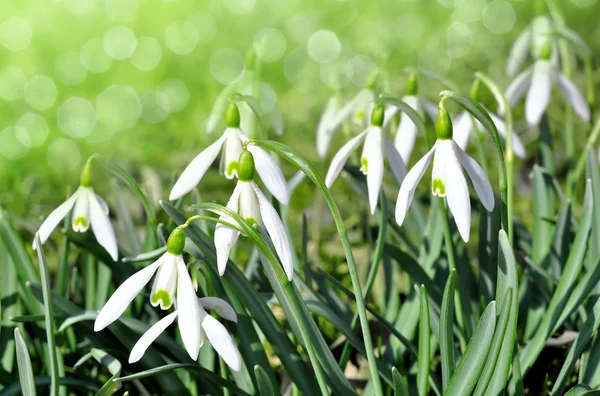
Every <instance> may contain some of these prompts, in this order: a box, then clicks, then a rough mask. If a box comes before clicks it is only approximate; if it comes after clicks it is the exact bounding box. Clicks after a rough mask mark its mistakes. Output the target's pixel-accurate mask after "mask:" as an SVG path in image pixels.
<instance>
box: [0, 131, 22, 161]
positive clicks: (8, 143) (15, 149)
mask: <svg viewBox="0 0 600 396" xmlns="http://www.w3.org/2000/svg"><path fill="white" fill-rule="evenodd" d="M28 151H29V146H28V145H25V144H23V143H22V142H21V141H20V140H19V139H17V134H16V129H15V127H14V126H12V125H11V126H8V127H6V128H4V129H3V130H2V132H0V154H2V155H3V156H4V157H5V158H6V159H8V160H17V159H19V158H22V157H24V156H25V154H27V152H28Z"/></svg>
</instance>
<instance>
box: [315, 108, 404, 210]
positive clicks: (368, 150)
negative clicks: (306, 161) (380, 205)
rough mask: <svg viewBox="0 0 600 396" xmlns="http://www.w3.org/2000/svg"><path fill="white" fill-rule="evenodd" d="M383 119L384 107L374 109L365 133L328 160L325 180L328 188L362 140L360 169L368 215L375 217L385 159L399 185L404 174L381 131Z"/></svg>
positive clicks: (400, 159) (399, 159) (390, 144)
mask: <svg viewBox="0 0 600 396" xmlns="http://www.w3.org/2000/svg"><path fill="white" fill-rule="evenodd" d="M384 117H385V116H384V110H383V105H382V104H378V105H377V106H376V107H375V108H374V109H373V114H372V116H371V125H370V126H369V127H368V128H367V129H366V130H365V131H364V132H362V133H361V134H359V135H358V136H355V137H354V138H352V139H350V140H349V141H348V142H347V143H346V144H344V145H343V146H342V148H341V149H340V150H339V151H338V152H337V154H336V155H335V156H334V157H333V159H332V160H331V165H330V166H329V170H328V171H327V176H326V177H325V184H326V185H327V188H331V186H332V184H333V182H334V181H335V180H336V179H337V177H338V176H339V174H340V172H341V171H342V168H343V167H344V164H345V163H346V161H347V160H348V158H349V157H350V155H351V154H352V152H353V151H354V150H356V149H357V148H358V147H359V146H360V145H361V144H362V143H363V141H364V145H363V151H362V155H361V159H360V164H361V166H360V170H361V172H362V173H363V174H365V175H366V176H367V187H368V191H369V204H370V208H371V214H374V213H375V209H376V208H377V199H378V196H379V191H380V190H381V184H382V182H383V173H384V168H385V167H384V158H387V160H388V162H389V164H390V168H391V170H392V173H393V174H394V176H395V177H396V179H397V180H398V183H402V180H403V179H404V176H405V175H406V164H405V162H404V161H403V160H402V157H401V156H400V154H399V153H398V150H396V147H395V146H394V145H393V143H392V142H391V140H390V139H389V138H388V137H387V136H386V134H385V132H384V130H383V122H384ZM384 150H385V154H384Z"/></svg>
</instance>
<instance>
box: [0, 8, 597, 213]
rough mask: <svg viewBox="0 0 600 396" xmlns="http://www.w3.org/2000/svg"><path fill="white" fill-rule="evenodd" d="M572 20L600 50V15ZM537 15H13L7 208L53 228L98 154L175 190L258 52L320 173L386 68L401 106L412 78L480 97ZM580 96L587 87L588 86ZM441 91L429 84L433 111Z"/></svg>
mask: <svg viewBox="0 0 600 396" xmlns="http://www.w3.org/2000/svg"><path fill="white" fill-rule="evenodd" d="M557 4H558V5H559V6H560V7H561V9H562V11H563V12H564V14H565V17H566V21H567V25H568V26H569V27H570V28H572V29H573V30H575V31H576V32H578V33H579V34H580V35H581V37H583V38H584V39H585V40H586V41H587V42H588V43H589V44H590V45H591V46H592V48H594V49H598V48H599V46H600V25H599V24H598V15H600V3H599V2H598V1H597V0H561V1H560V2H557ZM532 13H533V7H532V4H531V2H530V1H526V0H522V1H507V0H492V1H488V0H437V1H434V0H427V1H420V0H412V1H411V0H387V1H386V0H377V1H365V0H348V1H331V0H320V1H315V0H302V1H301V0H209V1H192V0H162V1H161V0H62V1H59V0H55V1H50V0H15V1H2V2H0V204H1V205H3V206H5V207H8V208H10V209H12V210H13V211H15V212H17V213H21V214H23V215H25V214H26V213H29V210H30V208H31V204H35V205H37V204H40V203H43V205H44V207H41V208H40V207H36V209H35V210H34V211H33V214H34V215H36V216H37V215H39V214H44V213H47V211H48V209H49V208H50V207H53V206H54V205H55V204H56V203H58V202H60V201H61V200H63V199H64V197H65V194H66V192H67V188H71V191H72V190H73V189H74V188H75V187H76V185H77V183H78V173H79V170H80V168H81V166H82V165H83V163H84V161H85V160H86V158H87V156H89V155H90V154H92V153H94V152H98V153H102V154H105V155H108V156H110V157H112V158H113V159H116V160H117V161H119V162H120V163H121V164H127V165H128V166H130V168H132V169H136V170H137V171H136V172H137V174H136V175H137V176H140V177H146V178H150V179H152V180H156V181H157V184H161V183H160V182H159V181H162V183H163V184H164V187H165V188H167V189H168V188H169V187H170V183H171V180H172V177H174V176H175V175H176V174H178V173H179V172H181V170H182V169H183V168H184V167H185V164H187V163H188V162H189V161H190V160H191V159H192V158H193V156H195V155H196V154H197V153H198V152H199V151H200V150H201V149H202V148H204V147H206V145H207V144H208V143H210V142H212V141H213V140H214V139H216V134H215V135H207V134H206V132H205V128H204V123H205V121H206V118H207V116H208V114H209V112H210V110H211V107H212V105H213V103H214V101H215V99H216V98H217V96H218V94H219V93H220V92H221V90H222V89H223V87H225V86H226V85H227V84H230V83H232V82H234V81H235V80H236V79H239V78H240V76H241V75H242V74H243V71H244V59H245V57H246V55H247V54H248V53H249V52H250V51H252V50H253V49H254V50H255V52H256V53H257V54H256V55H257V57H258V58H260V59H261V61H262V71H261V76H260V79H261V80H262V81H263V82H264V84H262V85H261V87H262V89H261V90H262V94H263V99H264V100H265V102H268V105H272V104H273V103H274V102H275V101H276V102H277V103H278V106H279V108H280V109H281V112H282V114H283V118H284V121H285V124H284V128H285V132H284V137H283V138H282V140H283V141H284V142H285V143H287V144H289V145H293V146H295V147H296V148H298V149H299V150H300V151H301V152H303V153H304V154H306V155H307V156H308V157H309V158H311V159H315V160H316V154H315V152H314V131H315V127H316V124H317V122H318V119H319V116H320V113H321V111H322V110H323V107H324V104H325V102H326V100H327V98H328V97H329V96H330V95H331V94H332V93H333V92H335V90H337V89H339V90H341V92H342V94H343V95H344V96H345V97H351V96H352V95H353V94H354V93H355V92H356V91H357V89H358V87H362V86H363V84H364V83H365V80H366V78H367V76H368V75H369V74H370V73H371V72H372V70H373V69H375V68H376V67H378V68H380V69H381V70H383V71H385V72H386V73H387V74H389V76H390V81H389V87H390V89H391V91H392V92H390V93H391V94H392V95H398V96H399V95H401V94H402V92H403V89H404V87H403V84H404V80H405V73H404V71H403V70H404V68H405V67H406V66H419V67H424V68H427V69H431V70H434V71H437V72H439V73H443V74H446V75H447V76H449V77H450V78H452V79H453V80H454V81H455V82H458V83H459V85H460V86H461V87H462V88H463V89H464V90H468V89H469V86H470V83H471V79H472V75H473V72H475V71H476V70H483V71H485V72H487V73H488V74H489V75H491V76H492V77H493V78H495V79H497V81H498V82H499V83H500V85H501V86H506V84H507V83H508V79H507V77H506V76H505V73H504V67H505V60H506V56H507V54H508V49H509V48H510V45H511V43H512V41H513V40H514V39H515V37H516V36H517V35H518V33H519V32H520V31H521V30H522V29H524V28H525V27H526V26H527V24H528V23H529V22H530V20H531V19H532V17H533V14H532ZM258 43H263V44H264V45H258ZM332 76H336V78H332ZM575 81H576V82H577V83H578V85H579V86H580V87H582V84H581V83H582V81H583V76H582V75H580V76H577V77H575ZM440 89H441V87H440V86H439V85H436V84H435V83H430V84H428V83H426V82H425V83H422V84H421V93H422V94H423V95H424V96H427V97H429V98H430V99H433V100H435V98H436V95H437V92H439V90H440ZM218 129H221V128H218ZM217 133H218V132H217ZM339 145H340V141H337V142H334V147H332V149H331V150H330V153H331V152H333V150H335V149H336V147H338V146H339ZM320 166H321V168H320V169H323V170H324V169H325V166H326V165H325V163H321V164H320ZM150 169H152V170H153V172H148V173H143V172H145V170H150ZM288 170H289V168H288ZM140 172H141V173H140ZM288 175H291V172H290V173H288ZM213 180H214V181H213V182H212V183H213V184H214V183H221V182H220V181H218V182H217V181H216V180H217V179H216V178H215V179H213ZM219 180H220V179H219ZM207 183H210V181H209V182H207ZM219 186H220V184H219ZM219 186H217V187H219ZM227 186H229V185H228V184H227ZM229 189H230V188H229V187H227V188H226V190H229ZM159 191H160V190H159ZM165 196H166V192H164V193H163V195H162V197H161V198H164V197H165ZM211 199H212V197H211Z"/></svg>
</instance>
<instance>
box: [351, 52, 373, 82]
mask: <svg viewBox="0 0 600 396" xmlns="http://www.w3.org/2000/svg"><path fill="white" fill-rule="evenodd" d="M350 66H352V82H353V83H354V85H356V86H357V87H361V88H362V87H364V86H365V84H366V83H367V80H368V79H369V77H370V76H371V74H372V73H373V71H375V69H376V68H377V66H376V65H375V62H374V61H373V59H371V58H370V57H368V56H366V55H356V56H355V57H353V58H352V59H350Z"/></svg>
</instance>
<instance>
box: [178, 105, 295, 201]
mask: <svg viewBox="0 0 600 396" xmlns="http://www.w3.org/2000/svg"><path fill="white" fill-rule="evenodd" d="M225 120H226V124H227V129H225V132H223V135H222V136H221V137H220V138H219V139H218V140H217V141H216V142H214V143H213V144H211V145H210V146H208V147H207V148H206V149H205V150H204V151H202V152H201V153H200V154H198V156H197V157H196V158H194V159H193V160H192V162H190V164H189V165H188V166H187V167H186V168H185V170H184V171H183V173H182V174H181V176H180V177H179V179H178V180H177V182H176V183H175V185H174V186H173V188H172V189H171V193H170V194H169V199H170V200H175V199H179V198H181V197H182V196H184V195H185V194H187V193H189V192H190V191H192V190H193V189H194V188H195V187H196V185H198V183H199V182H200V180H201V179H202V177H203V176H204V174H205V173H206V171H207V170H208V168H209V167H210V165H211V164H212V163H213V162H214V161H215V159H216V158H217V156H218V155H219V152H221V151H223V154H222V155H221V172H222V173H223V174H224V175H225V177H226V178H228V179H233V178H234V177H238V159H239V158H240V155H241V153H242V151H243V145H244V143H246V142H247V141H248V137H247V136H246V135H245V134H244V132H243V131H242V130H241V128H240V111H239V109H238V106H237V104H236V103H235V102H233V101H231V102H230V103H229V105H228V106H227V109H226V111H225ZM248 150H250V151H251V152H252V154H254V156H255V158H256V171H257V172H258V174H259V175H260V177H261V179H262V181H263V183H265V186H266V187H267V188H268V189H269V191H270V192H271V194H273V196H274V197H275V198H277V200H278V201H279V202H281V203H282V204H284V205H287V204H288V203H289V199H290V198H289V194H288V192H287V188H286V183H285V178H284V177H283V173H282V172H281V169H280V168H279V165H278V164H277V162H276V161H275V160H274V159H273V157H271V155H270V154H269V153H267V152H266V151H265V150H264V149H262V148H261V147H257V146H250V147H249V148H248Z"/></svg>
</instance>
